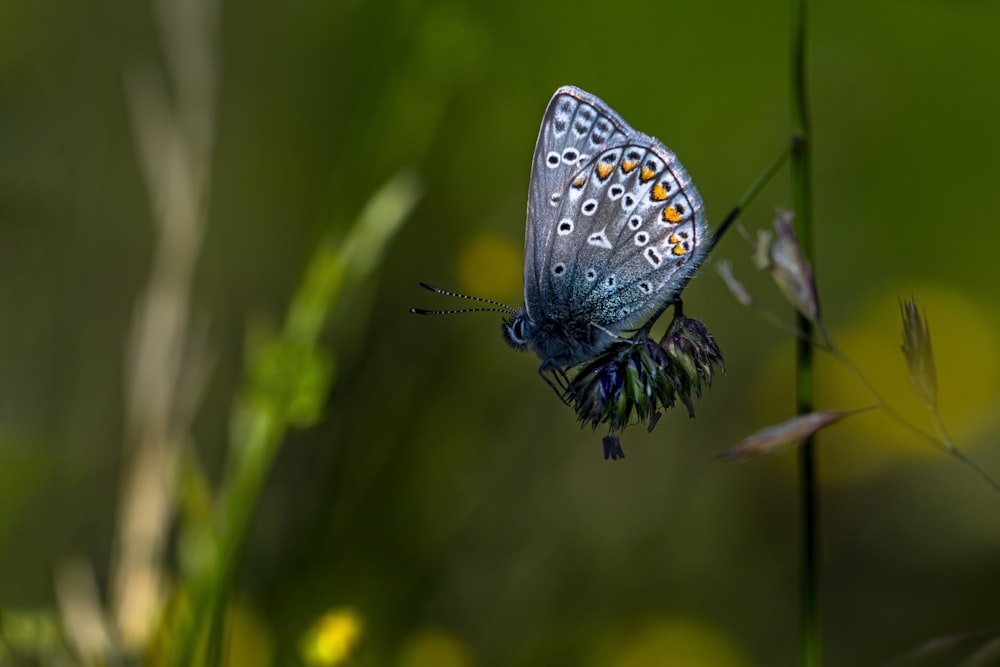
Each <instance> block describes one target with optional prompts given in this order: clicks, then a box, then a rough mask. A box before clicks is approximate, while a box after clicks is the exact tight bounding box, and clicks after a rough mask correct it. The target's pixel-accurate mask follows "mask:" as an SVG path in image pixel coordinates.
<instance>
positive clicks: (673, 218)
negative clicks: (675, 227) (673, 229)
mask: <svg viewBox="0 0 1000 667" xmlns="http://www.w3.org/2000/svg"><path fill="white" fill-rule="evenodd" d="M663 219H664V220H666V221H667V222H680V221H681V214H680V213H678V212H677V209H676V208H674V207H673V206H668V207H666V208H665V209H663Z"/></svg>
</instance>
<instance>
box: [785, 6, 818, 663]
mask: <svg viewBox="0 0 1000 667" xmlns="http://www.w3.org/2000/svg"><path fill="white" fill-rule="evenodd" d="M791 27H792V35H791V38H792V48H791V102H792V126H793V129H794V136H793V142H792V169H791V171H792V193H793V197H794V201H795V233H796V236H797V237H798V239H799V243H800V244H801V246H802V252H803V254H804V255H805V259H806V261H807V262H809V264H810V265H811V266H813V267H814V269H815V266H816V262H815V259H814V253H813V243H812V174H811V170H810V151H809V137H810V135H809V108H808V99H807V91H806V64H805V51H806V0H792V22H791ZM798 326H799V328H800V329H801V330H802V332H803V333H804V334H805V335H804V336H803V337H802V338H801V339H800V340H799V341H798V345H797V346H796V355H795V365H796V374H795V377H796V411H797V413H798V414H805V413H808V412H812V410H813V346H812V343H811V340H812V338H813V324H812V322H811V321H810V320H808V319H807V318H806V317H804V316H803V315H801V314H799V315H798ZM815 445H816V443H815V436H810V437H808V438H807V439H806V441H805V442H804V443H803V444H802V448H801V449H800V450H799V475H800V477H801V485H802V487H801V504H802V575H801V576H802V579H801V586H802V600H801V604H802V619H801V623H802V625H801V631H802V664H803V665H804V666H805V667H819V666H820V665H822V664H823V655H822V642H821V635H820V626H819V569H820V567H819V532H820V526H819V522H820V507H819V492H818V484H817V474H816V451H815V450H816V448H815Z"/></svg>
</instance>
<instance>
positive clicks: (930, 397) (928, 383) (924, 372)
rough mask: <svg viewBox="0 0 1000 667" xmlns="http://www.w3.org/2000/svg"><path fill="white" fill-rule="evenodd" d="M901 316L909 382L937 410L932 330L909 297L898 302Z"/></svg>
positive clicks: (922, 399) (927, 403) (932, 410)
mask: <svg viewBox="0 0 1000 667" xmlns="http://www.w3.org/2000/svg"><path fill="white" fill-rule="evenodd" d="M899 309H900V311H901V313H902V316H903V346H902V350H903V356H905V357H906V368H907V370H908V371H909V373H910V384H911V385H913V391H914V392H916V394H917V398H919V399H920V401H921V402H922V403H923V404H924V405H925V406H927V409H928V410H930V411H931V412H935V411H936V410H937V369H936V368H935V366H934V351H933V349H932V348H931V331H930V328H929V327H928V326H927V323H926V322H925V321H924V319H923V318H922V317H921V316H920V311H919V310H918V309H917V304H916V303H915V302H914V301H913V300H912V299H907V300H906V301H900V302H899Z"/></svg>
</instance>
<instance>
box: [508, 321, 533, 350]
mask: <svg viewBox="0 0 1000 667" xmlns="http://www.w3.org/2000/svg"><path fill="white" fill-rule="evenodd" d="M529 321H530V320H528V319H527V315H526V314H525V313H524V312H521V313H518V314H517V315H514V316H513V317H505V318H503V326H502V327H501V333H502V334H503V339H504V340H505V341H506V342H507V344H508V345H510V346H511V347H512V348H514V349H515V350H517V351H518V352H524V351H525V350H527V349H528V345H529V344H530V338H529V337H528V331H529V330H530V329H529V328H526V327H530V325H529V324H527V323H528V322H529Z"/></svg>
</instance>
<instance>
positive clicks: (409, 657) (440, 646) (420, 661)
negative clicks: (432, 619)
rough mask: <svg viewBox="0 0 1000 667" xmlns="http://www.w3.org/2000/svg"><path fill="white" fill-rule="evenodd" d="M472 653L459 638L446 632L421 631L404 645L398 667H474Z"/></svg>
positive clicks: (434, 630)
mask: <svg viewBox="0 0 1000 667" xmlns="http://www.w3.org/2000/svg"><path fill="white" fill-rule="evenodd" d="M474 664H475V660H474V658H473V655H472V651H470V650H469V647H468V646H467V645H466V644H465V642H463V641H462V640H461V639H459V638H458V637H456V636H454V635H452V634H450V633H448V632H445V631H444V630H436V629H430V630H421V631H420V632H417V633H416V634H414V635H411V636H410V637H409V639H407V640H406V642H405V643H404V645H403V649H402V651H401V652H400V656H399V662H398V663H397V665H398V667H472V665H474Z"/></svg>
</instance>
